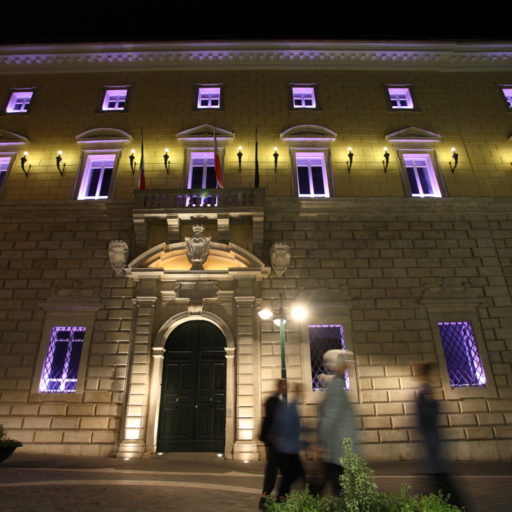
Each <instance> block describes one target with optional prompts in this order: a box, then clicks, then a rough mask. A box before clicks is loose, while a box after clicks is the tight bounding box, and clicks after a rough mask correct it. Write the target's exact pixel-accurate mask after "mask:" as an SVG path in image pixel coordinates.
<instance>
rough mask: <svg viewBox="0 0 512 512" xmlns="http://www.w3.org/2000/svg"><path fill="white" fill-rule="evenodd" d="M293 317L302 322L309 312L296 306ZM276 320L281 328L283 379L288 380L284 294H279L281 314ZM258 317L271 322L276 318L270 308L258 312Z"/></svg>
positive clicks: (280, 343)
mask: <svg viewBox="0 0 512 512" xmlns="http://www.w3.org/2000/svg"><path fill="white" fill-rule="evenodd" d="M290 313H291V317H292V318H293V319H294V320H297V321H301V320H304V319H306V317H307V315H308V312H307V310H306V308H305V307H304V306H302V305H300V304H294V305H293V306H292V308H291V311H290ZM278 315H279V316H278V317H277V318H274V320H273V321H274V324H275V325H277V326H279V345H280V348H281V378H282V379H286V328H285V326H286V321H287V317H286V313H285V310H284V301H283V294H282V293H280V294H279V313H278ZM258 316H259V317H260V318H261V319H262V320H270V319H271V318H272V317H273V316H274V312H273V311H272V310H271V309H270V308H262V309H260V310H259V311H258Z"/></svg>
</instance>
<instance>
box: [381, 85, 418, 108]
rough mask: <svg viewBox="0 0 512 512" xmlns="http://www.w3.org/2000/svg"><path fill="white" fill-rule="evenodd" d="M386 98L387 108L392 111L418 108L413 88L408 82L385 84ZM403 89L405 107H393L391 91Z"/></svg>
mask: <svg viewBox="0 0 512 512" xmlns="http://www.w3.org/2000/svg"><path fill="white" fill-rule="evenodd" d="M384 87H385V89H386V98H387V103H388V107H389V110H390V111H392V112H416V111H418V110H419V108H418V102H417V99H416V95H415V93H414V88H413V87H412V86H411V85H410V84H385V85H384ZM392 90H396V91H405V94H406V96H407V100H408V105H409V103H410V106H407V107H394V106H393V104H392V101H393V100H392V99H391V91H392Z"/></svg>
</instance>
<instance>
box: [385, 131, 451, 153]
mask: <svg viewBox="0 0 512 512" xmlns="http://www.w3.org/2000/svg"><path fill="white" fill-rule="evenodd" d="M386 141H387V142H388V143H389V144H391V145H393V146H401V147H408V148H430V149H432V148H433V147H434V145H435V144H437V143H438V142H440V141H441V135H440V134H439V133H435V132H431V131H429V130H424V129H423V128H417V127H416V126H410V127H408V128H404V129H403V130H398V131H396V132H393V133H388V134H387V135H386Z"/></svg>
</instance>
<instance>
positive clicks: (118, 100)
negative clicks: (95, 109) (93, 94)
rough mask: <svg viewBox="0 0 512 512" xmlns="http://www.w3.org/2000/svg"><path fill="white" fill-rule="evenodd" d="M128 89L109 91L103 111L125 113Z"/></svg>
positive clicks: (105, 97)
mask: <svg viewBox="0 0 512 512" xmlns="http://www.w3.org/2000/svg"><path fill="white" fill-rule="evenodd" d="M127 96H128V89H107V90H106V91H105V96H104V97H103V105H102V106H101V110H105V111H107V110H117V111H123V110H125V108H126V97H127Z"/></svg>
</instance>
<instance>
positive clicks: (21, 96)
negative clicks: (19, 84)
mask: <svg viewBox="0 0 512 512" xmlns="http://www.w3.org/2000/svg"><path fill="white" fill-rule="evenodd" d="M33 95H34V92H33V91H14V92H13V93H12V94H11V97H10V99H9V103H8V104H7V108H6V109H5V111H6V112H7V113H8V114H23V113H25V112H28V107H29V105H30V102H31V101H32V96H33Z"/></svg>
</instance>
